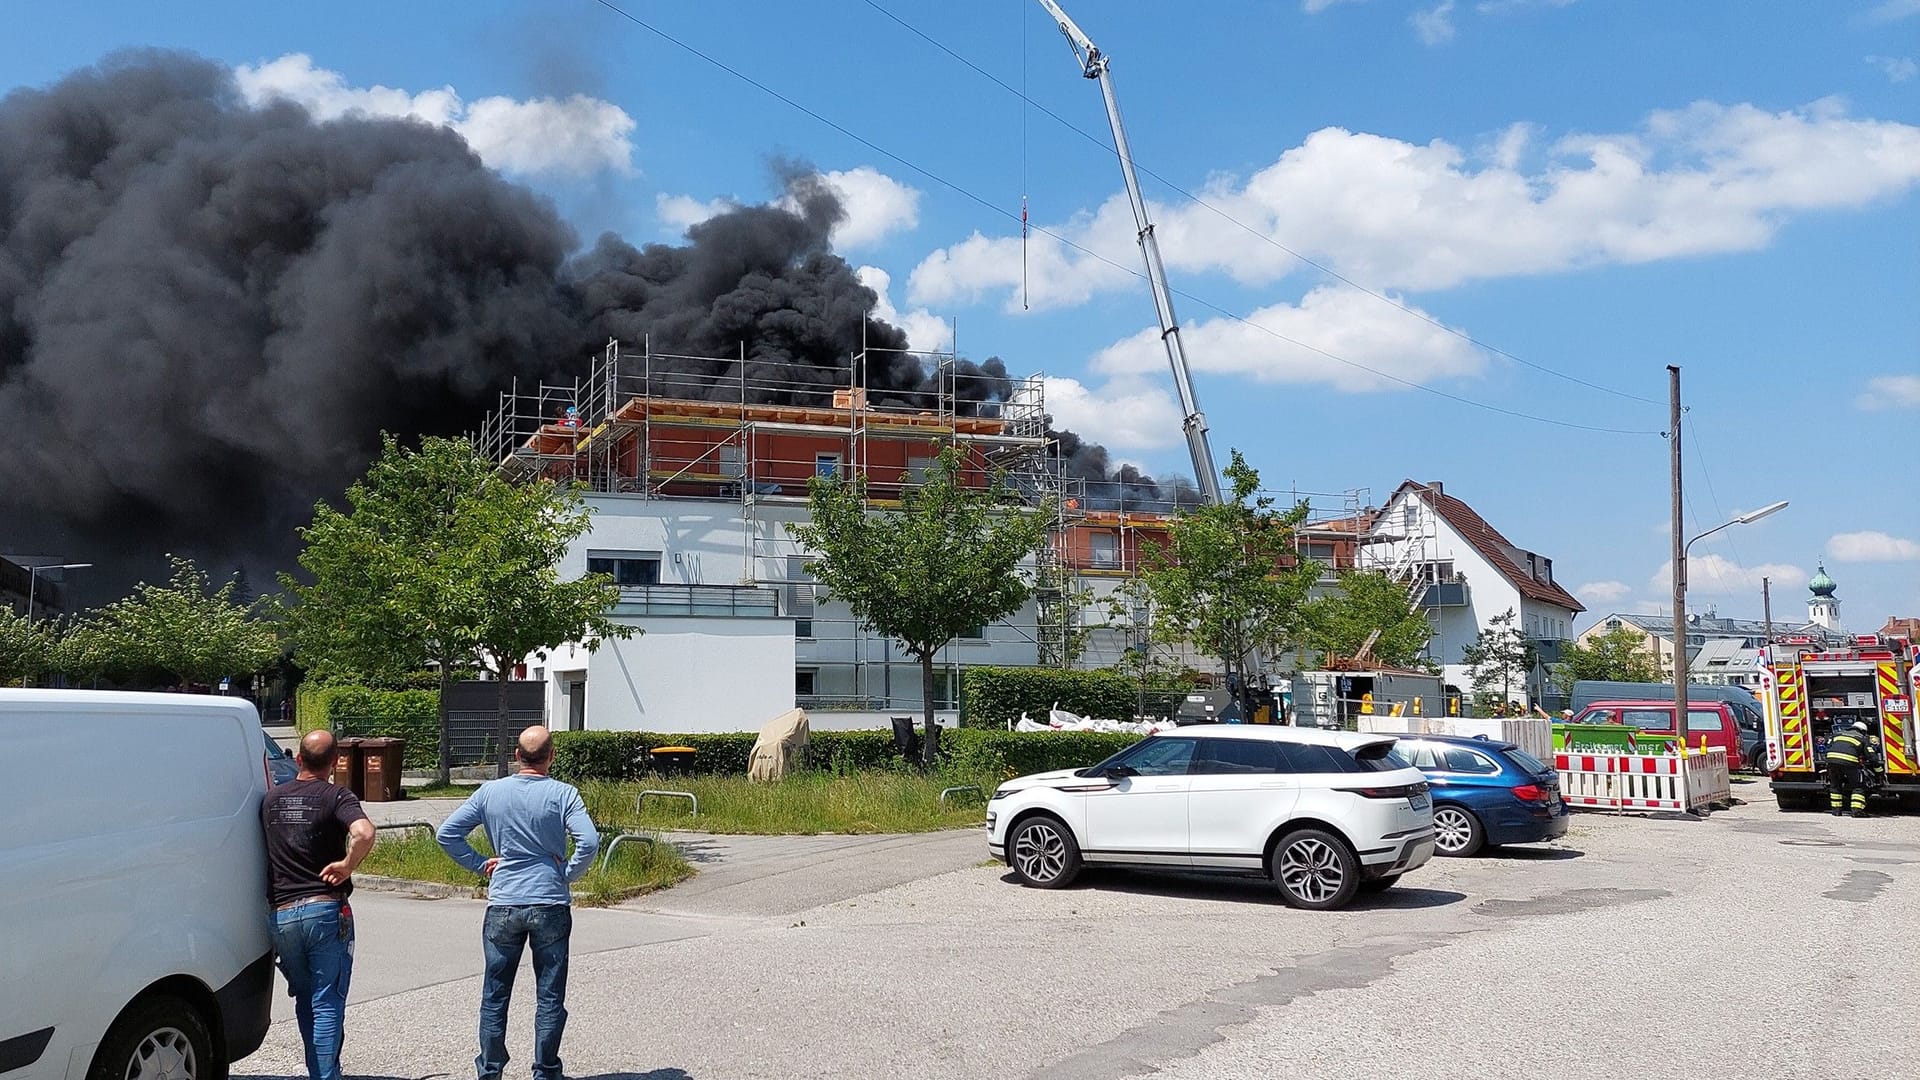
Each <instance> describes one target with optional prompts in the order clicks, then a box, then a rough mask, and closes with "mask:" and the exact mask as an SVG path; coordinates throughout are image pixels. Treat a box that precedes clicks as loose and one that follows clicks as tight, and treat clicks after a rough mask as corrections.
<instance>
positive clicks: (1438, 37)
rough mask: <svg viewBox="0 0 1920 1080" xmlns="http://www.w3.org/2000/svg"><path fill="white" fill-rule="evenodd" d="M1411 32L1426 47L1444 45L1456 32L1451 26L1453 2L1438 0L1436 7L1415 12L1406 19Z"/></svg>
mask: <svg viewBox="0 0 1920 1080" xmlns="http://www.w3.org/2000/svg"><path fill="white" fill-rule="evenodd" d="M1407 21H1408V22H1409V23H1412V24H1413V32H1414V33H1415V34H1418V35H1419V36H1420V40H1421V41H1423V42H1425V43H1426V44H1428V45H1445V44H1446V43H1447V42H1449V41H1452V40H1453V39H1454V37H1455V36H1456V35H1457V33H1458V31H1457V30H1455V29H1454V26H1453V0H1440V5H1439V6H1438V7H1434V8H1430V9H1428V10H1426V11H1416V12H1414V13H1413V14H1412V15H1409V16H1408V17H1407Z"/></svg>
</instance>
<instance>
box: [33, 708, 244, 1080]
mask: <svg viewBox="0 0 1920 1080" xmlns="http://www.w3.org/2000/svg"><path fill="white" fill-rule="evenodd" d="M265 753H266V744H265V734H264V733H263V732H262V731H261V728H260V716H259V713H257V712H256V711H255V710H254V707H253V706H252V705H250V704H248V703H247V702H246V701H243V700H240V699H237V698H222V697H200V696H195V695H187V694H122V693H111V692H102V691H89V690H8V689H0V762H5V770H6V772H5V776H4V778H0V1080H29V1078H31V1080H43V1078H44V1080H55V1078H65V1080H83V1078H105V1077H110V1078H112V1080H124V1078H128V1077H136V1076H137V1077H148V1076H156V1077H157V1076H160V1075H162V1074H163V1072H164V1074H165V1075H167V1076H170V1077H175V1078H178V1080H206V1078H210V1077H212V1078H217V1077H224V1076H226V1074H227V1066H228V1065H229V1064H231V1063H232V1062H235V1061H238V1060H239V1059H240V1058H243V1057H245V1056H247V1055H248V1054H251V1053H253V1052H254V1050H256V1049H258V1048H259V1046H260V1043H261V1041H262V1040H263V1039H265V1038H266V1033H267V1024H268V1017H269V1012H270V1009H271V1005H272V995H273V986H274V982H273V954H272V951H271V946H270V944H269V942H268V938H267V903H266V879H267V868H266V854H265V852H264V850H263V849H262V842H261V833H260V800H261V797H262V796H263V795H265V793H266V790H267V773H266V764H265ZM168 1066H171V1068H167V1067H168Z"/></svg>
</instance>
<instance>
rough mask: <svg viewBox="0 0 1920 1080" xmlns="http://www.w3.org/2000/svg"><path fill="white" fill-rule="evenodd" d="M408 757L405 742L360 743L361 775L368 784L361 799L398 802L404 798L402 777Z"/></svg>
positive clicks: (374, 741)
mask: <svg viewBox="0 0 1920 1080" xmlns="http://www.w3.org/2000/svg"><path fill="white" fill-rule="evenodd" d="M406 758H407V740H405V739H362V740H360V775H361V779H362V780H363V781H364V783H365V785H366V790H365V791H362V792H361V793H360V798H361V799H362V800H363V801H365V802H395V801H397V800H399V799H402V798H405V797H406V796H405V795H404V794H403V793H402V789H401V784H400V774H401V770H402V769H404V768H405V767H406Z"/></svg>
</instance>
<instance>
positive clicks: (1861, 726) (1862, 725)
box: [1853, 720, 1867, 735]
mask: <svg viewBox="0 0 1920 1080" xmlns="http://www.w3.org/2000/svg"><path fill="white" fill-rule="evenodd" d="M1853 730H1855V731H1857V732H1859V733H1860V734H1862V735H1865V734H1866V733H1867V722H1866V721H1865V720H1855V721H1854V722H1853Z"/></svg>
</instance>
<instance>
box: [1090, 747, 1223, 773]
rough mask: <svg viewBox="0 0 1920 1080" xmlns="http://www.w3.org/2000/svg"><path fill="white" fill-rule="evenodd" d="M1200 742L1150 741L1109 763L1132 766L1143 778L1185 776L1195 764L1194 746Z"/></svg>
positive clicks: (1110, 760) (1112, 759) (1130, 749)
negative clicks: (1188, 769) (1189, 767)
mask: <svg viewBox="0 0 1920 1080" xmlns="http://www.w3.org/2000/svg"><path fill="white" fill-rule="evenodd" d="M1199 741H1200V740H1198V739H1165V738H1153V739H1148V740H1146V741H1145V742H1142V743H1139V744H1137V745H1135V746H1132V747H1130V748H1128V749H1127V750H1126V751H1124V752H1123V753H1122V754H1120V755H1117V756H1116V757H1114V758H1109V759H1108V761H1109V762H1110V763H1111V764H1115V765H1128V766H1131V767H1132V768H1133V771H1134V772H1136V773H1139V774H1140V775H1141V776H1185V775H1186V774H1187V767H1188V765H1190V764H1191V763H1192V762H1193V751H1194V744H1195V743H1197V742H1199Z"/></svg>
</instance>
